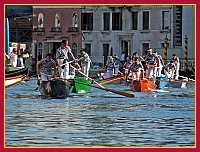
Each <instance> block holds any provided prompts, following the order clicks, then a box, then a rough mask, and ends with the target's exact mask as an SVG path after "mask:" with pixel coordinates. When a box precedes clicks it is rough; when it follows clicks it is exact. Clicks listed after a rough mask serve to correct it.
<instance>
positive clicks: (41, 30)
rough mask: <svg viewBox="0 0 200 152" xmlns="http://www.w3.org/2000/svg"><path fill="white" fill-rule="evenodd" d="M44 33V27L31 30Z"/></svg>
mask: <svg viewBox="0 0 200 152" xmlns="http://www.w3.org/2000/svg"><path fill="white" fill-rule="evenodd" d="M44 31H45V29H44V27H36V28H34V29H33V32H44Z"/></svg>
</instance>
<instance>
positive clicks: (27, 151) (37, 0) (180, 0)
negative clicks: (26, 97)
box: [0, 0, 200, 152]
mask: <svg viewBox="0 0 200 152" xmlns="http://www.w3.org/2000/svg"><path fill="white" fill-rule="evenodd" d="M30 2H31V3H30ZM199 3H200V2H199ZM11 4H17V5H19V4H22V5H25V4H29V5H31V4H33V5H35V4H48V5H49V4H76V5H87V4H94V5H103V4H113V5H118V4H133V5H134V4H142V5H144V4H153V5H155V4H170V5H174V4H183V5H184V4H192V5H193V4H194V5H196V35H195V37H196V58H197V57H198V56H199V53H198V51H197V50H200V49H199V48H200V46H199V45H197V44H198V42H199V38H198V34H199V29H198V27H199V24H200V23H199V22H200V21H199V20H198V19H199V17H200V14H199V10H200V4H198V2H197V0H196V1H195V0H177V1H170V0H162V1H161V0H156V1H153V0H133V1H127V0H126V1H118V0H110V1H108V0H101V1H99V2H95V1H92V0H84V1H83V0H82V1H81V0H69V1H66V0H59V1H53V0H34V1H30V0H23V2H22V1H20V3H19V1H17V0H4V1H1V2H0V7H1V10H2V11H0V17H1V19H2V21H1V22H0V28H1V38H0V44H1V45H0V50H1V51H2V52H1V55H0V62H1V64H0V68H1V69H2V72H0V78H1V80H2V85H1V86H0V87H1V88H0V93H1V99H2V100H1V103H0V107H1V110H0V113H1V114H0V116H1V119H0V121H1V123H0V127H1V131H0V136H1V138H0V152H36V151H37V152H44V151H45V152H46V151H47V152H66V151H75V152H86V151H87V152H102V151H109V152H110V151H111V152H112V151H113V152H129V151H134V152H135V151H136V152H163V151H167V152H174V151H176V152H199V151H200V148H199V144H198V141H199V140H200V139H199V138H198V133H199V131H198V129H199V128H198V124H199V120H198V115H199V114H198V113H199V112H198V111H199V110H198V109H199V103H198V99H199V97H198V89H196V95H195V99H196V104H195V112H196V115H195V116H196V117H195V118H196V129H195V130H196V140H195V147H194V148H190V147H188V148H187V147H177V148H176V147H175V148H174V147H172V148H165V147H164V148H157V147H152V148H149V147H148V148H144V147H141V148H138V147H137V148H128V147H127V148H126V147H123V148H98V147H97V148H95V147H94V148H84V147H80V148H70V147H69V148H67V147H64V148H54V147H50V148H17V147H13V148H7V147H5V141H4V134H5V132H4V122H5V120H4V119H5V115H4V112H5V107H4V103H5V102H6V101H4V100H5V88H4V85H3V84H4V52H5V51H4V48H5V47H4V46H5V42H4V40H5V37H4V31H5V30H4V20H5V14H4V7H5V5H11ZM197 67H198V62H196V66H195V68H196V77H197V78H198V68H197ZM198 81H199V80H198V79H196V88H197V87H198V85H197V84H198Z"/></svg>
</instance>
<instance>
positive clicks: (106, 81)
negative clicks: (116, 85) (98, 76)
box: [100, 76, 124, 85]
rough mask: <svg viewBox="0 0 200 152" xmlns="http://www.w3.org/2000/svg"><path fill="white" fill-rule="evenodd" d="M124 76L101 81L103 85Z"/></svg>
mask: <svg viewBox="0 0 200 152" xmlns="http://www.w3.org/2000/svg"><path fill="white" fill-rule="evenodd" d="M122 77H124V76H121V77H118V78H113V79H109V80H105V81H104V82H101V83H100V84H101V85H104V84H108V83H111V82H113V81H115V80H119V79H122Z"/></svg>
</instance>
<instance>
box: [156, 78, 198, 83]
mask: <svg viewBox="0 0 200 152" xmlns="http://www.w3.org/2000/svg"><path fill="white" fill-rule="evenodd" d="M157 80H158V81H160V82H179V83H188V84H194V82H189V81H181V80H159V79H157Z"/></svg>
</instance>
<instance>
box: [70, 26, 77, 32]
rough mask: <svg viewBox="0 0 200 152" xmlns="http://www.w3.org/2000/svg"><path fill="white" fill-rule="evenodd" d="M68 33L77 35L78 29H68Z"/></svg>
mask: <svg viewBox="0 0 200 152" xmlns="http://www.w3.org/2000/svg"><path fill="white" fill-rule="evenodd" d="M68 32H69V33H78V27H69V28H68Z"/></svg>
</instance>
